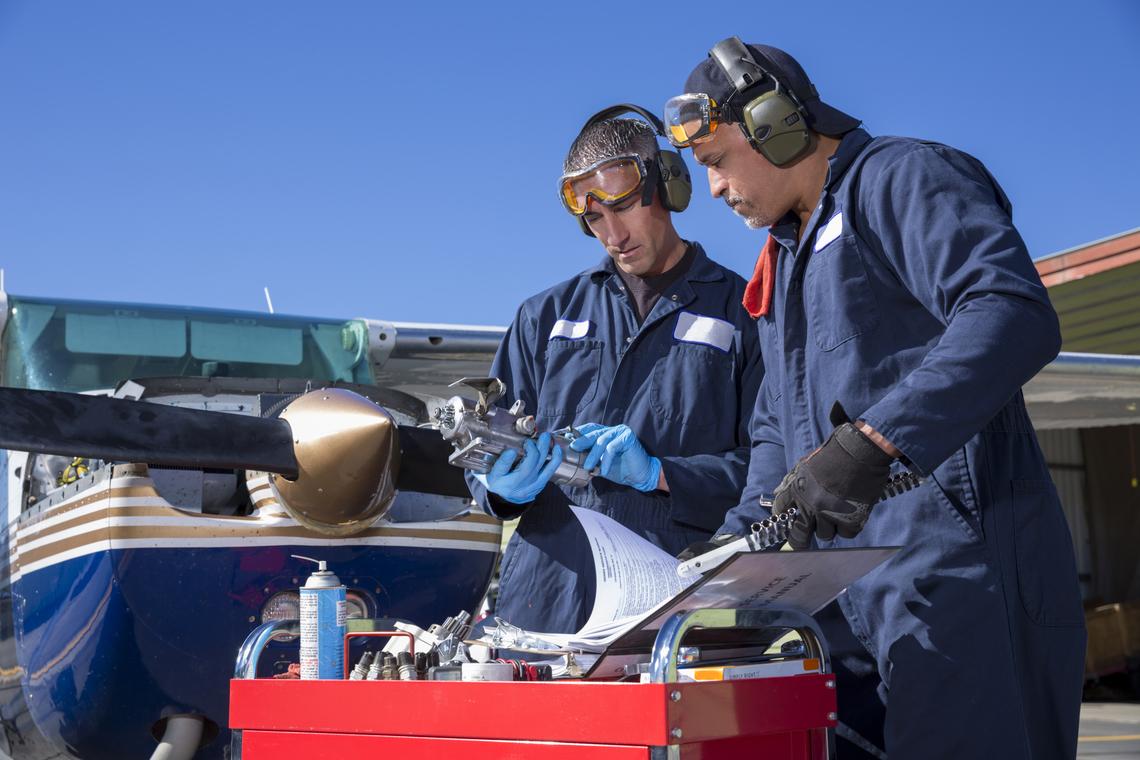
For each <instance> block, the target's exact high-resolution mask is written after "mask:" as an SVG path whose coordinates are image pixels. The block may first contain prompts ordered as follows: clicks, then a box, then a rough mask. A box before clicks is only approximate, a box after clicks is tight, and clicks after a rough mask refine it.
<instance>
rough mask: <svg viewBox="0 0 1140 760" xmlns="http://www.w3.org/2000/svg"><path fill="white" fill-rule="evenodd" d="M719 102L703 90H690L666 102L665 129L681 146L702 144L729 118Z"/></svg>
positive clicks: (677, 144) (672, 140) (675, 142)
mask: <svg viewBox="0 0 1140 760" xmlns="http://www.w3.org/2000/svg"><path fill="white" fill-rule="evenodd" d="M727 120H728V119H726V118H725V114H724V111H723V110H722V109H721V108H720V107H719V106H717V104H716V101H715V100H713V99H712V98H710V97H709V96H708V95H706V94H705V93H703V92H688V93H685V94H684V95H678V96H677V97H675V98H670V99H669V102H667V103H666V104H665V132H666V134H667V135H668V136H669V142H671V143H673V145H675V146H677V147H678V148H691V147H692V146H694V145H700V144H701V143H703V142H705V141H706V140H709V139H711V138H712V136H713V135H714V134H716V128H717V127H718V126H719V125H720V124H721V123H723V122H725V121H727Z"/></svg>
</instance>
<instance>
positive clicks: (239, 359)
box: [3, 296, 374, 391]
mask: <svg viewBox="0 0 1140 760" xmlns="http://www.w3.org/2000/svg"><path fill="white" fill-rule="evenodd" d="M367 355H368V335H367V328H366V326H365V324H364V322H363V321H360V320H349V321H347V322H343V321H339V320H319V319H308V318H304V317H288V316H281V315H274V314H257V313H253V312H229V311H221V310H212V309H189V308H179V309H174V308H169V307H162V306H141V305H134V304H107V303H92V302H83V301H64V300H55V299H46V298H34V299H32V298H22V297H17V296H10V297H9V314H8V324H7V326H6V327H5V330H4V364H3V371H4V378H3V383H4V385H9V386H15V387H22V388H35V389H39V390H58V391H86V390H95V389H103V388H113V387H115V386H116V385H118V384H119V383H120V382H122V381H123V380H127V379H130V378H144V377H171V376H180V377H227V376H228V377H255V378H277V377H281V378H308V379H313V380H342V381H346V382H353V383H362V384H373V382H374V381H373V378H372V375H371V372H370V371H369V363H368V360H367Z"/></svg>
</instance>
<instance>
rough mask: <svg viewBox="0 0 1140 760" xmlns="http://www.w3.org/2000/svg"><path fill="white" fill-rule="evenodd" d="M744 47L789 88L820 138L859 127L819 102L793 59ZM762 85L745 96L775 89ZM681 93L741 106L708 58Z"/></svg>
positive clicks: (766, 49)
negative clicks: (696, 94)
mask: <svg viewBox="0 0 1140 760" xmlns="http://www.w3.org/2000/svg"><path fill="white" fill-rule="evenodd" d="M747 47H748V52H749V53H751V54H752V57H753V58H755V59H756V62H757V63H759V64H760V65H761V66H762V67H764V68H765V69H766V70H767V71H768V72H769V73H770V74H772V75H773V76H775V77H776V79H778V80H780V83H781V84H783V85H784V86H785V87H787V88H789V89H790V90H791V91H792V92H793V93H794V94H795V96H796V98H798V99H799V101H800V103H802V104H803V107H804V110H805V111H807V117H808V126H809V127H811V128H812V130H814V131H815V132H818V133H819V134H821V135H828V136H829V137H837V136H839V135H842V134H846V133H847V132H850V131H851V130H853V129H855V128H856V127H858V126H859V124H860V123H861V122H860V120H859V119H856V118H855V117H854V116H851V115H849V114H846V113H844V112H843V111H840V110H839V109H838V108H834V107H832V106H829V105H828V104H827V103H824V102H823V101H822V100H820V99H819V93H818V92H817V91H816V89H815V85H813V84H812V83H811V80H810V79H808V75H807V74H806V73H805V72H804V69H803V66H800V64H799V61H797V60H796V59H795V58H792V57H791V56H790V55H788V54H787V53H785V52H784V51H783V50H780V49H779V48H774V47H772V46H771V45H747ZM765 81H766V82H767V83H768V86H767V87H766V88H765V87H764V85H763V84H762V85H761V86H760V87H758V88H757V89H756V90H754V91H751V92H749V95H751V96H752V97H755V96H756V95H759V94H761V93H763V92H764V91H765V89H768V90H771V89H773V88H774V87H775V85H774V84H772V82H771V79H770V78H767V79H766V80H765ZM685 92H687V93H688V92H694V93H695V92H703V93H705V94H706V95H708V96H709V97H710V98H712V99H713V100H715V101H716V102H717V103H723V104H731V105H734V106H742V105H743V103H739V102H738V101H739V95H738V93H737V92H736V88H735V87H733V86H732V82H730V81H729V79H728V76H727V75H725V73H724V70H723V69H722V68H721V67H720V65H719V64H718V63H717V62H716V61H715V60H713V59H712V58H711V57H710V58H706V59H705V60H703V61H701V62H700V63H698V64H697V67H696V68H695V69H693V72H692V73H691V74H689V78H688V79H686V80H685ZM734 96H735V97H734Z"/></svg>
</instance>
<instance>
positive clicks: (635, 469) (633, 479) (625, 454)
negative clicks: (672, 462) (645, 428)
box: [570, 422, 661, 491]
mask: <svg viewBox="0 0 1140 760" xmlns="http://www.w3.org/2000/svg"><path fill="white" fill-rule="evenodd" d="M577 430H578V433H579V434H580V435H579V437H578V438H576V439H574V441H573V443H571V444H570V448H572V449H573V450H574V451H585V450H586V449H589V450H590V453H589V454H587V455H586V461H585V462H583V464H582V467H583V468H584V469H585V470H586V471H587V472H592V471H593V469H594V468H595V467H597V466H598V463H599V462H600V463H601V469H600V470H599V471H598V474H599V475H601V476H602V477H603V478H605V479H607V480H612V481H614V482H615V483H621V484H622V485H627V486H631V487H633V488H636V489H637V490H638V491H652V490H654V489H656V488H657V481H658V480H659V479H660V478H661V460H660V459H658V458H657V457H651V456H649V454H648V453H647V452H646V451H645V447H644V446H642V445H641V441H639V440H637V436H636V435H635V434H634V432H633V431H632V430H630V428H629V425H614V426H612V427H610V426H606V425H599V424H598V423H596V422H587V423H586V424H585V425H582V426H581V427H579V428H578V429H577Z"/></svg>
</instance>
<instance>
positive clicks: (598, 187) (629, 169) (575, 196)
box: [558, 155, 648, 216]
mask: <svg viewBox="0 0 1140 760" xmlns="http://www.w3.org/2000/svg"><path fill="white" fill-rule="evenodd" d="M647 175H648V172H647V171H646V169H645V162H644V161H642V160H641V156H637V155H629V156H618V157H616V158H607V159H604V160H602V161H598V162H597V163H595V164H591V165H590V166H587V167H586V168H585V169H582V170H580V171H576V172H573V173H572V174H566V175H563V177H562V179H561V180H559V183H558V194H559V196H561V198H562V205H563V206H565V207H566V210H567V211H569V212H570V213H571V214H573V215H574V216H581V215H582V214H584V213H586V204H587V202H588V201H589V199H590V197H593V198H594V200H596V201H598V202H599V203H602V204H605V205H607V206H612V205H614V204H615V203H621V202H622V201H624V200H625V199H626V198H628V197H630V196H631V195H633V194H634V193H636V192H637V191H638V190H640V189H641V187H642V184H643V183H644V182H645V178H646V176H647Z"/></svg>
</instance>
